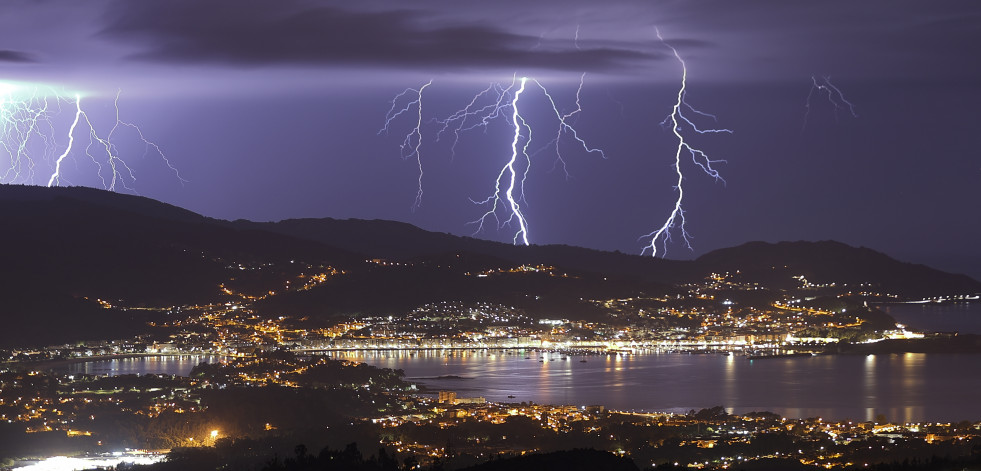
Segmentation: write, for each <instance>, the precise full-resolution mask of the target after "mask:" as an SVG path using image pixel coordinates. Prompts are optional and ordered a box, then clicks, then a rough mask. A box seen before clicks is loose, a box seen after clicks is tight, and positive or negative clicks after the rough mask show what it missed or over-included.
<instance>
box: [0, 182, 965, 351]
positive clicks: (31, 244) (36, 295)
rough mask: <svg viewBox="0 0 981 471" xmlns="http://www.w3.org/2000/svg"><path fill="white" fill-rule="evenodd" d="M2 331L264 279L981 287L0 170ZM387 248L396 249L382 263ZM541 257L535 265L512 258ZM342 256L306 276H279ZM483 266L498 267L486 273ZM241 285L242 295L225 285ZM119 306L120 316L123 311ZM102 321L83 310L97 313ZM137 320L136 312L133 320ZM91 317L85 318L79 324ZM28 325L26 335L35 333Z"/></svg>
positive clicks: (340, 286) (888, 271) (340, 287)
mask: <svg viewBox="0 0 981 471" xmlns="http://www.w3.org/2000/svg"><path fill="white" fill-rule="evenodd" d="M0 211H2V214H3V215H4V223H5V228H7V230H5V231H2V232H0V247H2V250H0V299H3V304H2V308H0V316H3V317H4V320H5V322H7V324H6V326H5V327H7V328H4V329H0V345H2V344H4V343H5V342H6V341H10V340H15V341H18V342H28V341H30V340H31V339H32V338H35V337H38V338H39V337H45V338H48V337H55V338H63V337H69V338H75V339H78V338H84V335H86V334H85V332H86V331H87V330H88V331H95V332H100V333H102V334H103V335H102V338H105V337H107V336H109V334H110V332H109V331H108V330H106V329H109V328H110V327H111V328H117V327H118V328H123V327H126V326H128V325H130V324H131V323H132V322H137V323H138V319H137V318H136V317H134V315H133V314H132V312H131V311H130V312H129V313H127V314H126V315H118V316H115V317H106V316H108V315H110V314H120V313H119V312H118V311H116V310H113V309H105V306H104V305H100V304H99V303H98V302H97V301H96V300H97V299H101V300H103V301H105V302H107V303H108V304H109V305H112V306H118V305H122V306H127V307H140V306H147V307H157V308H160V307H167V306H187V305H191V304H196V303H209V302H224V301H226V300H228V299H229V298H227V296H231V295H230V294H228V293H224V292H223V291H222V290H221V287H222V286H225V287H228V288H230V289H231V290H233V291H236V292H249V293H253V294H265V293H267V292H269V291H275V292H276V293H277V294H276V295H275V296H270V297H267V299H265V300H264V301H262V302H260V303H258V304H257V305H256V306H255V307H256V308H257V309H258V310H259V312H260V313H263V314H271V313H275V314H276V315H283V314H285V315H298V314H313V315H318V314H323V315H338V314H344V315H349V314H358V313H390V314H398V313H399V312H405V311H406V310H411V309H413V308H415V307H417V306H419V305H421V304H425V303H431V302H437V301H461V302H468V301H472V302H498V303H501V304H505V305H512V306H517V307H519V308H522V309H527V310H528V311H529V312H531V313H538V314H539V315H566V314H568V315H572V314H576V313H578V314H582V315H589V314H590V313H591V312H592V310H594V308H593V307H590V304H589V302H588V300H589V299H590V296H592V297H593V298H592V299H611V298H616V297H630V296H634V295H638V294H646V295H664V294H669V293H671V292H672V291H673V290H674V289H675V288H671V287H670V286H669V285H672V284H681V283H689V282H697V281H700V280H703V279H704V278H705V277H706V276H707V275H708V274H710V273H713V272H715V273H719V272H726V271H729V272H736V271H739V273H740V274H739V278H740V281H749V282H753V281H755V282H759V283H761V285H763V286H765V287H768V288H771V289H780V288H786V289H796V288H800V287H801V284H802V282H801V281H799V280H796V279H794V278H792V277H794V276H801V275H803V276H804V277H805V278H806V280H807V281H809V282H811V283H815V284H824V283H837V284H838V286H840V285H841V284H847V285H848V287H849V289H851V287H852V286H854V287H855V288H856V290H855V291H862V290H864V291H872V292H879V293H895V294H899V295H901V296H906V297H914V298H915V297H923V296H936V295H951V294H973V293H979V292H981V283H979V282H978V281H976V280H973V279H971V278H968V277H967V276H964V275H953V274H949V273H944V272H941V271H938V270H934V269H931V268H929V267H926V266H923V265H915V264H910V263H904V262H899V261H896V260H894V259H892V258H889V257H888V256H886V255H884V254H881V253H879V252H875V251H873V250H870V249H867V248H854V247H849V246H847V245H845V244H841V243H838V242H783V243H778V244H769V243H762V242H752V243H748V244H744V245H742V246H739V247H734V248H729V249H721V250H716V251H714V252H711V253H708V254H706V255H704V256H702V257H700V258H699V259H697V260H695V261H674V260H662V259H654V258H651V257H640V256H636V255H627V254H622V253H611V252H603V251H598V250H591V249H584V248H580V247H570V246H564V245H549V246H531V247H524V246H512V245H509V244H502V243H497V242H489V241H483V240H478V239H473V238H470V237H458V236H453V235H450V234H442V233H433V232H427V231H424V230H422V229H419V228H417V227H414V226H412V225H409V224H404V223H397V222H390V221H363V220H336V219H326V218H325V219H293V220H286V221H281V222H278V223H254V222H249V221H235V222H229V221H223V220H218V219H212V218H208V217H204V216H201V215H198V214H196V213H193V212H191V211H187V210H184V209H181V208H178V207H175V206H172V205H168V204H164V203H160V202H158V201H154V200H152V199H149V198H144V197H138V196H130V195H121V194H117V193H112V192H107V191H101V190H94V189H91V188H43V187H35V186H10V185H0ZM366 259H385V260H389V261H397V262H399V263H395V264H392V263H386V262H383V261H378V260H376V261H375V262H368V261H366ZM521 265H525V266H538V265H542V266H544V267H534V269H533V270H525V269H521V270H517V271H516V272H512V273H510V274H507V275H504V273H507V272H508V271H509V270H511V269H514V268H516V267H519V266H521ZM328 267H332V268H336V269H341V270H344V271H345V274H344V275H343V276H339V277H335V278H332V279H331V282H330V283H324V284H322V285H320V286H316V287H314V288H313V289H309V290H296V289H293V290H284V289H283V287H284V285H285V281H287V280H294V282H295V281H297V280H302V279H303V278H300V275H302V274H306V275H310V274H312V273H314V272H319V271H324V270H327V271H329V270H328ZM482 272H491V273H498V275H492V276H489V277H478V276H476V275H477V274H479V273H482ZM234 299H240V298H237V297H236V298H234ZM127 316H128V317H127ZM103 318H105V319H106V321H105V322H102V321H101V320H100V321H98V322H95V321H92V322H90V321H91V320H92V319H103ZM131 321H132V322H131ZM86 329H87V330H86ZM32 336H33V337H32Z"/></svg>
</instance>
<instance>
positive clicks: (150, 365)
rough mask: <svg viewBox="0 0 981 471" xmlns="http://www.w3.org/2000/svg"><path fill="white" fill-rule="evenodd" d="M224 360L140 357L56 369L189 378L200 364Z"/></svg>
mask: <svg viewBox="0 0 981 471" xmlns="http://www.w3.org/2000/svg"><path fill="white" fill-rule="evenodd" d="M224 358H225V357H223V356H220V355H161V356H138V357H127V358H112V359H105V360H92V361H84V362H76V363H69V364H67V365H64V366H62V367H59V368H56V369H57V370H59V371H64V372H67V373H73V374H91V375H110V376H117V375H126V374H168V375H177V376H187V375H188V374H190V373H191V369H193V368H194V367H195V366H197V365H198V363H202V362H204V363H217V362H220V361H221V360H222V359H224Z"/></svg>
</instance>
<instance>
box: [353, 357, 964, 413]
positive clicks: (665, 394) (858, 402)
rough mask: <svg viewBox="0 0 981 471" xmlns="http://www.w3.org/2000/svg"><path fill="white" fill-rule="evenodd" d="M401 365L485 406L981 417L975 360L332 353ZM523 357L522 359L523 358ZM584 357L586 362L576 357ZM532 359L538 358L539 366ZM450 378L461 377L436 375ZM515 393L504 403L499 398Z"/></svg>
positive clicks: (438, 386)
mask: <svg viewBox="0 0 981 471" xmlns="http://www.w3.org/2000/svg"><path fill="white" fill-rule="evenodd" d="M333 356H335V357H338V358H344V359H348V360H354V361H364V362H367V363H369V364H372V365H376V366H381V367H386V368H401V369H403V370H405V372H406V376H407V377H408V378H410V379H414V381H417V382H419V383H420V384H423V385H425V386H428V387H430V388H431V389H434V390H438V389H447V390H453V391H457V392H458V393H459V394H460V396H484V397H486V398H487V399H488V400H490V401H505V402H506V401H533V402H537V403H551V404H574V405H591V404H602V405H605V406H607V407H609V408H611V409H619V410H647V411H667V412H687V411H688V410H689V409H700V408H705V407H713V406H717V405H723V406H725V407H727V408H728V409H729V410H730V411H732V412H735V413H746V412H751V411H763V410H769V411H772V412H776V413H778V414H781V415H784V416H786V417H816V416H817V417H824V418H828V419H836V420H842V419H851V420H873V419H875V417H876V416H877V415H879V414H882V415H884V416H885V417H886V419H887V420H890V421H902V422H920V421H959V420H981V401H977V397H976V391H979V390H981V355H970V354H922V353H905V354H893V355H875V356H872V355H870V356H861V355H831V356H818V357H803V358H779V359H766V360H755V361H750V360H747V359H746V358H745V357H743V356H738V355H737V356H725V355H716V354H701V355H698V354H695V355H689V354H678V353H649V354H637V355H627V356H620V355H593V356H587V357H581V356H570V357H568V359H566V360H562V359H561V355H559V354H554V353H553V354H539V353H537V352H518V351H515V352H512V353H507V352H504V353H502V352H500V351H496V350H491V351H484V350H473V351H453V352H450V351H439V350H432V351H417V352H399V351H386V352H364V351H359V352H339V353H334V354H333ZM526 356H527V357H528V359H525V358H526ZM583 358H585V359H586V360H587V361H586V362H581V361H580V360H581V359H583ZM540 359H541V361H540ZM447 375H455V376H460V377H463V378H464V379H445V378H444V379H439V378H438V377H439V376H447ZM509 395H511V396H515V397H514V398H513V399H509V398H508V397H507V396H509Z"/></svg>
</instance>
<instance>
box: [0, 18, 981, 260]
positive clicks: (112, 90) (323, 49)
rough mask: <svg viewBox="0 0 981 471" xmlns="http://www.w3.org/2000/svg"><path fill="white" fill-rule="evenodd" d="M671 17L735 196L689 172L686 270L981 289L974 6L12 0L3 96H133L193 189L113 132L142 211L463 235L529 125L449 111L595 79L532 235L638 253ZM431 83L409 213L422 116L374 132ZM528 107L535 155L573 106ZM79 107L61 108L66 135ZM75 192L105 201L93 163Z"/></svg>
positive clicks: (647, 227) (0, 56) (978, 25)
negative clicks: (884, 268) (886, 265)
mask: <svg viewBox="0 0 981 471" xmlns="http://www.w3.org/2000/svg"><path fill="white" fill-rule="evenodd" d="M655 27H656V28H658V29H659V30H660V32H661V34H662V35H663V37H664V39H665V41H666V42H667V43H668V44H670V45H672V46H674V47H676V48H677V50H678V52H679V53H680V54H681V55H682V57H683V58H684V59H685V61H686V62H687V66H688V90H687V95H686V98H687V102H688V103H689V104H691V105H692V106H694V107H696V108H698V109H700V110H702V111H704V112H707V113H711V114H713V115H715V116H716V117H717V122H714V121H713V120H712V119H710V118H709V117H707V116H702V115H696V114H694V113H692V112H688V116H689V117H692V118H693V119H694V120H697V123H698V124H700V125H702V126H705V127H722V128H727V129H731V130H732V131H733V133H732V134H725V133H723V134H711V135H693V134H692V133H688V135H689V136H691V143H692V144H693V145H695V146H697V147H698V148H700V149H702V150H704V151H706V152H707V153H708V154H709V155H711V157H712V158H713V159H722V160H725V161H726V162H725V163H718V164H716V168H717V169H718V170H719V171H720V173H721V175H722V177H724V179H725V183H723V182H721V181H716V180H714V179H713V178H711V177H710V176H708V175H706V174H705V173H703V172H701V171H700V169H698V167H696V166H695V165H694V163H693V162H692V159H691V158H690V157H688V156H684V158H683V159H682V170H683V171H684V173H685V180H684V191H685V201H684V205H683V207H684V209H685V216H686V219H687V228H688V232H689V233H690V234H691V236H692V239H691V243H692V246H693V248H694V250H691V251H690V250H688V249H687V248H685V247H684V245H683V244H681V243H680V237H679V235H678V234H677V233H676V234H675V239H674V242H673V243H671V244H669V245H668V253H667V256H668V257H669V258H691V257H694V256H698V255H700V254H702V253H705V252H707V251H710V250H714V249H718V248H722V247H728V246H733V245H738V244H741V243H744V242H747V241H752V240H765V241H781V240H826V239H834V240H839V241H842V242H845V243H848V244H852V245H857V246H866V247H870V248H873V249H876V250H880V251H883V252H886V253H887V254H889V255H892V256H894V257H896V258H899V259H901V260H904V261H911V262H918V263H926V264H928V265H931V266H934V267H937V268H941V269H945V270H948V271H954V272H961V273H968V274H970V275H972V276H974V277H975V278H979V279H981V250H979V249H978V245H977V244H978V241H981V158H979V157H981V155H979V151H978V149H979V148H981V132H979V129H978V128H979V126H978V125H979V123H981V119H979V110H981V60H979V59H978V57H979V56H978V53H977V52H976V51H977V47H978V45H981V3H979V2H977V1H975V0H963V1H893V0H868V1H860V2H859V1H854V0H832V1H820V2H818V1H812V2H804V1H785V0H767V1H763V0H749V1H738V2H737V1H731V0H716V1H694V0H688V1H657V0H643V1H641V0H637V1H633V0H624V1H613V2H595V1H580V0H542V1H536V2H529V1H515V0H499V1H492V2H477V1H470V0H466V1H461V0H446V1H438V0H426V1H414V2H404V1H364V2H328V1H316V0H310V1H305V0H276V1H259V0H218V1H207V2H203V1H200V0H145V1H131V0H120V1H98V0H93V1H86V2H78V1H75V0H44V1H38V0H7V1H4V2H3V3H2V4H0V39H2V41H0V81H9V82H18V83H25V82H29V83H43V84H46V85H49V86H52V87H54V88H56V89H57V90H62V91H64V92H65V93H74V92H76V91H78V92H81V93H82V94H83V99H82V103H83V107H85V108H86V111H87V112H88V113H89V114H90V116H91V118H92V120H93V124H94V125H95V126H96V128H97V129H98V130H101V131H103V132H108V129H109V128H111V127H112V122H113V113H114V109H113V100H114V98H115V96H116V93H117V92H119V93H120V95H119V101H118V106H119V113H120V118H121V119H122V120H124V121H127V122H132V123H135V124H138V125H139V126H140V127H141V129H142V131H143V133H144V135H145V137H146V138H147V139H150V140H151V141H153V142H154V143H156V144H157V145H159V146H160V148H161V149H162V150H163V152H164V153H165V154H166V156H167V158H169V160H170V161H171V162H172V163H173V165H174V166H175V167H176V168H177V169H179V171H180V174H181V176H183V178H184V179H186V180H187V181H186V183H182V182H181V181H180V180H179V179H178V178H177V177H176V176H175V175H174V173H173V172H171V171H169V169H168V168H167V167H166V166H165V165H164V164H163V162H162V160H161V159H160V158H159V157H158V156H156V155H155V154H153V153H152V152H150V153H148V154H147V155H144V147H142V146H140V145H139V143H138V142H130V143H129V144H127V143H126V140H127V139H130V140H131V141H134V139H132V133H131V132H128V131H131V130H129V129H121V130H120V131H119V134H118V136H117V138H118V140H119V146H120V152H121V153H122V155H123V157H124V158H125V159H127V162H129V164H130V165H131V167H132V169H133V171H134V174H135V175H136V179H137V180H136V182H134V183H133V185H132V187H133V189H134V190H136V191H137V192H138V193H139V194H142V195H144V196H148V197H152V198H155V199H159V200H162V201H166V202H169V203H172V204H175V205H178V206H182V207H185V208H188V209H191V210H193V211H196V212H199V213H202V214H205V215H207V216H212V217H218V218H223V219H236V218H247V219H252V220H279V219H285V218H295V217H334V218H366V219H374V218H380V219H391V220H398V221H405V222H409V223H412V224H415V225H417V226H419V227H422V228H424V229H427V230H433V231H440V232H450V233H454V234H460V235H470V234H471V233H472V232H473V231H474V226H473V225H468V222H470V221H473V220H475V219H477V218H479V217H480V215H481V214H482V213H483V212H484V209H483V208H482V207H480V206H477V205H475V204H474V203H473V202H471V200H482V199H484V198H486V197H487V196H488V195H490V194H491V193H492V192H493V182H494V178H495V177H496V175H497V172H498V171H500V168H501V166H502V165H503V164H504V163H505V162H506V161H507V160H508V158H509V157H510V152H511V151H510V146H511V139H512V137H513V134H514V127H513V126H512V125H511V124H509V123H508V122H506V121H505V120H497V121H494V122H492V123H490V124H489V125H488V126H487V127H486V128H481V129H476V130H473V131H471V132H469V133H465V134H462V135H461V139H460V141H459V143H458V145H457V147H456V152H455V155H454V154H453V153H451V150H450V146H451V141H452V139H450V138H447V137H446V136H445V135H444V137H443V138H442V139H440V140H439V141H437V140H436V132H437V130H438V127H439V124H438V123H437V122H435V121H434V119H439V118H446V117H447V116H449V115H450V114H451V113H453V112H454V111H456V110H458V109H460V108H463V107H464V106H466V105H467V103H469V102H470V100H471V99H472V98H473V96H474V95H475V94H477V93H479V92H480V91H482V90H484V89H485V88H487V87H488V85H489V84H491V83H493V82H498V83H502V84H504V86H507V85H509V84H510V83H511V81H512V78H513V77H514V76H518V77H522V76H527V77H534V78H536V79H538V80H539V81H540V82H541V83H542V84H544V85H545V86H546V87H548V89H549V91H550V93H551V95H552V96H553V98H554V99H555V102H556V104H557V105H558V108H559V111H560V112H562V113H568V112H571V111H573V110H574V109H575V106H576V89H577V87H578V85H579V83H580V77H582V74H583V73H585V74H586V75H585V78H584V79H583V87H582V92H581V95H580V103H581V107H582V111H581V112H580V113H578V114H576V115H575V117H574V118H572V120H571V122H572V123H574V125H575V128H576V129H577V131H578V132H579V136H580V137H582V138H583V139H585V140H586V141H587V143H588V144H589V145H590V146H593V147H598V148H601V149H603V151H604V152H605V155H606V158H605V159H604V158H603V157H601V156H599V155H598V154H596V153H587V152H584V151H583V150H582V148H581V147H577V145H576V143H575V142H574V141H571V140H569V139H568V137H567V138H565V139H563V140H562V141H561V142H560V144H559V148H560V150H561V151H562V154H563V157H564V159H565V161H566V163H567V170H568V173H569V176H568V177H567V176H566V174H565V173H564V172H563V171H562V169H561V167H560V166H556V165H555V162H556V155H555V152H554V147H545V148H544V149H542V150H541V151H540V152H539V153H537V154H535V155H534V156H533V162H532V167H531V169H530V171H529V173H528V177H527V185H526V201H525V202H523V203H522V207H523V208H524V210H525V215H526V216H527V218H528V221H529V238H530V239H531V241H532V242H533V243H538V244H572V245H579V246H585V247H592V248H598V249H604V250H620V251H623V252H628V253H639V252H640V251H641V249H642V248H643V247H644V246H645V245H647V243H648V242H647V241H646V240H644V239H639V238H640V237H642V236H643V235H644V234H647V233H650V232H651V231H653V230H655V229H656V228H657V227H659V226H660V225H661V224H663V222H664V220H665V218H666V217H667V216H668V214H669V213H670V211H671V208H672V206H673V204H674V201H675V198H676V194H677V193H676V192H675V191H676V190H675V188H674V187H673V185H674V183H675V179H676V176H675V173H674V170H673V168H672V165H673V163H674V152H675V149H676V147H677V145H678V142H677V139H676V138H675V136H674V135H673V133H672V132H671V129H670V128H665V127H662V125H661V122H662V120H663V119H664V118H665V117H666V116H668V114H669V113H670V112H671V108H672V105H673V104H674V100H675V99H676V95H677V92H678V87H679V85H680V80H681V66H680V64H679V63H678V62H677V60H675V58H674V57H673V55H671V50H670V49H669V48H668V47H667V46H666V45H665V44H664V43H662V42H660V41H658V39H657V36H656V33H655ZM577 36H578V39H577ZM812 76H815V77H818V78H820V77H824V76H828V77H830V80H831V82H832V83H833V84H834V85H835V86H837V87H838V89H840V90H841V92H842V93H843V95H844V97H845V98H847V100H849V101H850V102H851V103H853V104H854V106H855V108H854V112H855V114H856V115H857V117H855V116H853V115H852V113H850V110H849V109H848V108H847V106H842V107H839V108H838V109H836V107H835V106H834V104H833V103H831V102H830V101H829V100H828V98H827V95H826V94H824V93H825V90H812ZM430 80H432V84H431V85H429V86H428V87H427V88H426V89H425V93H424V101H423V109H422V123H423V124H422V127H421V129H420V130H421V134H422V142H421V147H420V152H421V159H422V164H423V166H424V170H425V173H424V178H423V185H424V195H423V199H422V204H421V206H419V207H418V208H415V209H413V207H412V206H413V201H414V200H415V197H416V184H417V178H418V169H417V166H416V165H417V163H416V161H415V158H414V157H413V158H409V159H402V156H403V155H404V154H405V152H403V150H402V149H400V144H402V141H403V138H405V136H406V134H407V133H409V132H410V131H411V130H412V127H413V126H414V124H415V120H416V118H417V116H416V113H417V110H416V109H415V108H412V109H411V110H409V112H408V113H407V114H405V115H403V116H400V117H399V119H396V120H394V121H393V122H392V124H391V127H390V129H389V132H388V133H381V134H379V133H378V131H379V129H381V128H382V126H383V125H384V124H385V115H386V112H388V111H389V109H390V108H391V107H392V104H391V100H392V99H393V98H394V97H395V96H396V95H397V94H399V93H400V92H402V91H403V90H405V89H406V88H409V87H411V88H416V89H418V88H419V87H421V86H422V85H424V84H426V83H427V82H429V81H430ZM812 92H813V93H814V94H813V95H812V96H811V99H810V107H809V112H808V107H806V106H805V104H806V103H807V99H808V96H809V94H811V93H812ZM521 100H522V101H521V110H522V114H523V115H524V116H525V117H526V118H527V120H528V122H529V124H531V125H532V126H533V137H532V139H533V141H532V145H531V149H532V150H533V151H534V150H537V149H539V148H540V147H541V146H544V145H545V144H546V143H547V141H548V140H549V139H551V137H553V136H554V135H555V133H556V130H557V123H556V120H555V115H554V112H552V110H551V109H550V108H549V106H550V105H549V104H548V102H547V100H546V98H545V96H544V94H543V93H542V92H541V90H540V89H537V88H533V87H529V88H528V89H527V91H526V92H525V94H523V95H522V98H521ZM402 103H405V102H404V101H403V102H402ZM839 105H841V103H840V102H839ZM63 107H64V105H63ZM549 113H552V114H551V115H549ZM805 113H806V114H807V115H806V122H805ZM507 114H508V116H509V117H510V111H508V112H507ZM71 117H72V109H71V107H70V106H69V107H64V109H63V112H62V113H60V114H59V115H57V116H56V117H55V119H54V122H53V124H54V125H56V126H57V127H59V129H63V130H64V129H67V126H68V125H69V124H70V121H71ZM64 134H65V132H62V134H61V137H60V139H61V141H62V142H63V141H64V140H65V137H64ZM536 139H540V140H538V141H536ZM39 161H42V165H46V163H44V162H43V159H41V158H39ZM0 170H2V164H0ZM40 173H41V174H43V173H44V172H43V171H42V172H40ZM42 180H43V181H42ZM10 181H12V180H11V179H9V178H8V180H7V181H5V182H10ZM46 181H47V178H46V177H44V178H40V177H39V178H37V179H36V181H35V183H39V184H43V183H45V182H46ZM63 183H65V184H69V183H70V184H77V185H88V186H100V185H101V184H100V183H99V181H98V180H97V179H95V178H94V174H93V169H92V168H91V165H90V164H88V163H87V162H86V161H85V160H84V159H83V158H81V157H80V156H73V157H72V161H71V162H70V164H69V165H67V166H66V169H65V174H64V180H63ZM514 231H515V228H514V227H513V226H510V227H503V228H500V229H497V228H495V227H485V230H484V231H483V232H481V233H479V234H477V236H478V237H483V238H488V239H493V240H501V241H510V240H511V238H512V236H513V234H514Z"/></svg>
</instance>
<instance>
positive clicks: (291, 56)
mask: <svg viewBox="0 0 981 471" xmlns="http://www.w3.org/2000/svg"><path fill="white" fill-rule="evenodd" d="M108 11H109V12H110V13H109V16H108V17H107V25H106V27H105V28H104V29H103V30H102V32H101V35H102V36H103V37H106V38H111V39H113V40H126V41H135V42H136V43H137V44H138V45H139V46H140V47H141V48H142V51H140V52H136V53H134V54H133V55H131V56H130V58H132V59H137V60H147V61H161V62H178V63H180V62H186V63H209V62H210V63H218V64H231V65H239V66H261V65H283V64H287V65H289V64H295V65H359V66H369V67H370V66H374V65H377V66H408V67H418V68H427V69H432V68H442V69H467V68H471V67H498V66H500V67H537V68H545V69H556V70H576V71H600V70H614V69H621V68H625V67H628V66H629V65H630V64H631V63H632V62H636V61H641V60H649V59H652V58H659V57H662V56H663V55H662V54H651V53H649V52H643V51H638V50H631V49H629V48H617V47H615V46H602V47H591V48H583V47H579V46H578V45H576V47H573V44H572V42H571V41H563V42H562V43H561V44H559V43H556V42H549V43H545V44H542V39H541V38H539V37H531V36H527V35H521V34H515V33H511V32H507V31H505V30H503V29H500V28H495V27H491V26H487V25H484V24H480V23H474V22H468V23H460V24H457V23H454V22H446V21H443V20H441V19H439V18H438V15H436V14H434V13H427V12H422V11H409V10H397V11H391V10H389V11H351V10H345V9H341V8H336V7H323V6H312V5H309V4H307V3H303V2H301V1H298V0H289V1H281V2H265V1H257V0H247V1H226V0H222V1H215V2H199V1H195V0H176V1H168V2H157V1H153V2H120V3H118V4H117V6H116V7H115V8H110V9H109V10H108Z"/></svg>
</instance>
